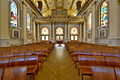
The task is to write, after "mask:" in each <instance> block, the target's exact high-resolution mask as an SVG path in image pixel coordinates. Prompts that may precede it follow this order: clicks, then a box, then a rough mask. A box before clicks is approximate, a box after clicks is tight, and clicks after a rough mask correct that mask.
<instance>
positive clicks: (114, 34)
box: [108, 0, 120, 46]
mask: <svg viewBox="0 0 120 80" xmlns="http://www.w3.org/2000/svg"><path fill="white" fill-rule="evenodd" d="M109 2H110V3H109V5H112V6H109V43H108V45H111V46H120V5H119V4H118V2H117V0H110V1H109Z"/></svg>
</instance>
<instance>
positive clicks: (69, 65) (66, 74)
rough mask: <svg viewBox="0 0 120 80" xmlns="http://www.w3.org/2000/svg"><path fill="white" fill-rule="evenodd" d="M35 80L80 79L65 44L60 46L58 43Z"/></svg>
mask: <svg viewBox="0 0 120 80" xmlns="http://www.w3.org/2000/svg"><path fill="white" fill-rule="evenodd" d="M35 80H80V77H79V76H78V74H77V70H76V69H75V65H74V63H73V61H72V59H71V57H70V56H69V53H68V52H67V50H66V49H65V47H64V45H62V46H59V47H58V46H57V45H56V47H55V49H54V50H53V51H52V54H51V55H50V56H49V58H48V60H47V61H46V62H45V63H44V64H43V68H42V69H41V70H40V71H39V72H38V75H37V76H36V79H35Z"/></svg>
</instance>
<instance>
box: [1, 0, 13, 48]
mask: <svg viewBox="0 0 120 80" xmlns="http://www.w3.org/2000/svg"><path fill="white" fill-rule="evenodd" d="M9 11H10V10H9V1H8V0H0V46H10V36H11V33H10V28H9V27H10V25H9V18H10V14H9Z"/></svg>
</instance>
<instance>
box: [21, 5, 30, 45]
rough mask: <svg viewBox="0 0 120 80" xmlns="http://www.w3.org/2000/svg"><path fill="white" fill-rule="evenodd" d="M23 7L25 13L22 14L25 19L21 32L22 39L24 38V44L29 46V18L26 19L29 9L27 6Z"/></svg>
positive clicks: (23, 19)
mask: <svg viewBox="0 0 120 80" xmlns="http://www.w3.org/2000/svg"><path fill="white" fill-rule="evenodd" d="M22 5H23V13H22V16H24V17H23V18H22V23H23V24H22V26H21V28H22V30H21V32H22V33H21V38H22V41H23V44H27V37H28V33H27V21H26V19H27V17H26V15H27V12H26V11H27V7H26V5H25V4H22Z"/></svg>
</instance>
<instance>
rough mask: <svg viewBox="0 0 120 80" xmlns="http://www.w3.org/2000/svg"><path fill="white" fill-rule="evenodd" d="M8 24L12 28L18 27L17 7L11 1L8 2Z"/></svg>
mask: <svg viewBox="0 0 120 80" xmlns="http://www.w3.org/2000/svg"><path fill="white" fill-rule="evenodd" d="M10 14H11V16H10V24H11V26H12V27H17V26H18V6H17V3H16V2H15V1H13V0H11V1H10Z"/></svg>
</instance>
